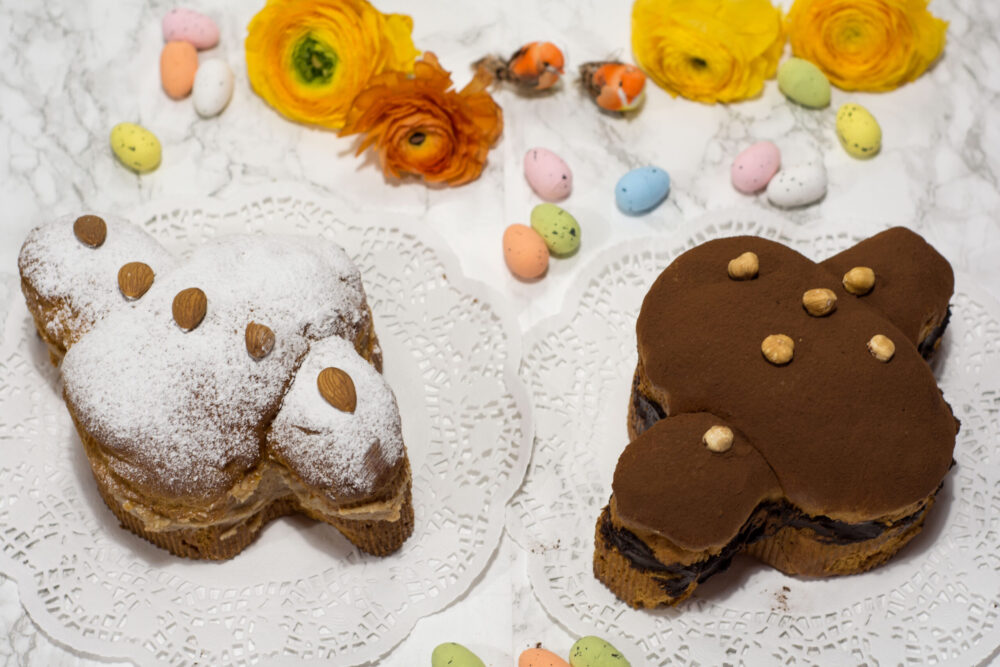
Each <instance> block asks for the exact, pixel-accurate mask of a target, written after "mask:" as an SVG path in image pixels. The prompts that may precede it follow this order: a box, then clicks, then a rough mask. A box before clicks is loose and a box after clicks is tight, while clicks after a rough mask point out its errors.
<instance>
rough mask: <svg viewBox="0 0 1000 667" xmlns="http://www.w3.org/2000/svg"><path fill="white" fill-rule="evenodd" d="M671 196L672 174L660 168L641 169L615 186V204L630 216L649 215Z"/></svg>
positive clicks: (622, 178)
mask: <svg viewBox="0 0 1000 667" xmlns="http://www.w3.org/2000/svg"><path fill="white" fill-rule="evenodd" d="M669 194H670V174H668V173H667V172H665V171H664V170H662V169H660V168H659V167H639V168H637V169H633V170H632V171H630V172H628V173H627V174H625V175H624V176H622V177H621V178H620V179H618V184H617V185H616V186H615V203H616V204H617V205H618V208H619V209H621V211H622V212H624V213H627V214H629V215H641V214H643V213H648V212H649V211H652V210H653V209H654V208H656V207H657V206H659V205H660V203H661V202H662V201H663V200H664V199H666V198H667V195H669Z"/></svg>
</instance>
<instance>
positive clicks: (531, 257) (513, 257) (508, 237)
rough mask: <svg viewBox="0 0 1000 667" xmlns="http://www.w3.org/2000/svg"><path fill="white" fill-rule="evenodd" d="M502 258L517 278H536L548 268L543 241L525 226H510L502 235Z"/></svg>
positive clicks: (547, 257) (547, 253)
mask: <svg viewBox="0 0 1000 667" xmlns="http://www.w3.org/2000/svg"><path fill="white" fill-rule="evenodd" d="M503 258H504V261H505V262H507V268H508V269H510V272H511V273H513V274H514V275H515V276H517V277H518V278H525V279H527V280H531V279H532V278H538V277H539V276H541V275H542V274H543V273H545V270H546V269H547V268H549V249H548V248H547V247H546V246H545V239H543V238H542V235H541V234H539V233H538V232H536V231H535V230H534V229H532V228H531V227H528V226H527V225H511V226H510V227H508V228H507V230H506V231H505V232H504V233H503Z"/></svg>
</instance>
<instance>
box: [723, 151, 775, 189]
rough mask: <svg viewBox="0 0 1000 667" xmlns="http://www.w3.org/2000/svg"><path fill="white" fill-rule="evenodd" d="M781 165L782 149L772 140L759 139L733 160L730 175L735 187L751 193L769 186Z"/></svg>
mask: <svg viewBox="0 0 1000 667" xmlns="http://www.w3.org/2000/svg"><path fill="white" fill-rule="evenodd" d="M779 167H781V151H780V150H778V147H777V146H775V145H774V144H772V143H771V142H770V141H758V142H757V143H755V144H754V145H752V146H750V147H749V148H747V149H746V150H744V151H743V152H742V153H740V154H739V155H737V156H736V159H735V160H733V166H732V168H731V169H730V170H729V175H730V177H731V178H732V181H733V187H734V188H736V189H737V190H739V191H740V192H742V193H744V194H751V193H754V192H757V191H758V190H763V189H764V188H766V187H767V183H768V181H770V180H771V178H772V177H773V176H774V175H775V174H776V173H778V168H779Z"/></svg>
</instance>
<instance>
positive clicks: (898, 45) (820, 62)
mask: <svg viewBox="0 0 1000 667" xmlns="http://www.w3.org/2000/svg"><path fill="white" fill-rule="evenodd" d="M787 27H788V32H789V35H790V37H791V42H792V50H793V51H794V52H795V55H796V56H798V57H799V58H804V59H806V60H809V61H811V62H812V63H814V64H815V65H816V66H817V67H819V68H820V69H821V70H823V72H825V73H826V75H827V77H829V79H830V82H831V83H833V84H834V85H835V86H837V87H838V88H843V89H844V90H873V91H876V90H892V89H893V88H898V87H899V86H901V85H903V84H904V83H908V82H910V81H913V80H914V79H916V78H917V77H919V76H920V75H921V74H923V73H924V72H925V71H926V70H927V68H928V67H930V65H931V63H933V62H934V61H935V60H936V59H937V57H938V56H939V55H941V51H942V49H944V39H945V31H946V30H947V28H948V24H947V22H945V21H942V20H941V19H938V18H935V17H934V16H933V15H931V13H930V12H928V11H927V0H796V1H795V4H794V5H792V8H791V10H790V11H789V12H788V25H787Z"/></svg>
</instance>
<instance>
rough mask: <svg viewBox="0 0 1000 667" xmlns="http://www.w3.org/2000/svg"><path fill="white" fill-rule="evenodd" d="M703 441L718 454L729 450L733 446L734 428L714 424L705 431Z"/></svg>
mask: <svg viewBox="0 0 1000 667" xmlns="http://www.w3.org/2000/svg"><path fill="white" fill-rule="evenodd" d="M701 441H702V442H704V443H705V446H706V447H708V448H709V449H710V450H712V451H713V452H715V453H716V454H721V453H722V452H727V451H729V449H730V448H731V447H732V446H733V430H732V429H731V428H729V427H728V426H713V427H712V428H710V429H708V430H707V431H705V435H704V436H702V438H701Z"/></svg>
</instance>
